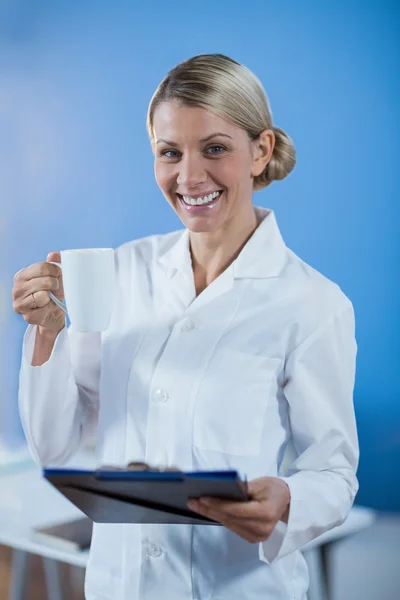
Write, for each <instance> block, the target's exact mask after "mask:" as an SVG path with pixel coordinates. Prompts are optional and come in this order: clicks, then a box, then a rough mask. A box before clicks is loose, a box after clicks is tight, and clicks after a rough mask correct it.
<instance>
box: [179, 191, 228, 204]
mask: <svg viewBox="0 0 400 600" xmlns="http://www.w3.org/2000/svg"><path fill="white" fill-rule="evenodd" d="M219 194H220V192H212V194H208V196H204V197H203V198H191V197H190V196H182V197H183V200H184V202H185V203H186V204H191V205H192V206H196V205H197V206H200V205H201V204H208V203H209V202H211V201H212V200H214V198H216V197H217V196H219Z"/></svg>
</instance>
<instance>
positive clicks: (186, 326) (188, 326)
mask: <svg viewBox="0 0 400 600" xmlns="http://www.w3.org/2000/svg"><path fill="white" fill-rule="evenodd" d="M195 327H196V325H195V324H194V323H193V321H192V320H191V319H185V320H184V321H183V323H182V324H181V331H183V332H184V333H186V332H189V331H193V329H195Z"/></svg>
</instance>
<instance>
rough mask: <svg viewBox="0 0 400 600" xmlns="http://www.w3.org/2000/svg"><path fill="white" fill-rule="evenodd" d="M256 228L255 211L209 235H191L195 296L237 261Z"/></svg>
mask: <svg viewBox="0 0 400 600" xmlns="http://www.w3.org/2000/svg"><path fill="white" fill-rule="evenodd" d="M257 226H258V221H257V216H256V213H255V211H254V208H253V207H251V211H247V213H246V214H245V215H240V216H236V217H235V219H232V220H230V221H228V222H227V223H225V224H224V226H223V227H221V228H220V229H218V230H217V231H213V232H211V233H203V232H201V233H195V232H190V250H191V255H192V266H193V274H194V281H195V286H196V294H197V295H199V294H200V293H201V292H202V291H203V290H204V289H205V288H206V287H207V286H208V285H210V283H212V282H213V281H214V280H215V279H217V277H219V276H220V275H221V273H223V272H224V271H225V269H227V268H228V267H229V265H230V264H231V263H232V262H233V261H234V260H235V259H236V258H237V256H238V255H239V254H240V252H241V250H242V248H243V247H244V246H245V244H246V242H247V241H248V240H249V238H250V237H251V236H252V235H253V233H254V231H255V230H256V228H257Z"/></svg>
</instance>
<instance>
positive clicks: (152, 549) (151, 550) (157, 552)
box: [147, 544, 163, 558]
mask: <svg viewBox="0 0 400 600" xmlns="http://www.w3.org/2000/svg"><path fill="white" fill-rule="evenodd" d="M162 553H163V551H162V548H161V547H160V546H157V544H147V554H148V555H149V556H153V557H154V558H158V557H159V556H161V554H162Z"/></svg>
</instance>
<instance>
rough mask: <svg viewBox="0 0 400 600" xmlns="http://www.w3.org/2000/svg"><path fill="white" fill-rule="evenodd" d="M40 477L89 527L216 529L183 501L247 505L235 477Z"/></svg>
mask: <svg viewBox="0 0 400 600" xmlns="http://www.w3.org/2000/svg"><path fill="white" fill-rule="evenodd" d="M43 475H44V477H45V478H46V479H47V480H48V481H49V482H50V483H51V484H52V485H53V486H54V487H55V488H56V489H57V490H58V491H59V492H61V494H63V495H64V496H65V497H66V498H67V499H68V500H70V501H71V502H72V503H73V504H75V506H77V507H78V508H79V509H80V510H81V511H82V512H83V513H84V514H85V515H86V516H88V517H89V518H90V519H92V521H94V522H95V523H125V524H126V523H164V524H184V525H190V524H193V525H219V523H217V522H216V521H213V520H212V519H208V518H207V517H203V516H202V515H199V514H198V513H196V512H193V511H192V510H190V508H189V507H188V506H187V501H188V499H189V498H200V497H201V496H212V497H217V498H226V499H229V500H236V501H238V502H243V501H248V500H249V496H248V492H247V482H246V481H243V480H241V479H240V477H239V475H238V473H237V471H191V472H183V471H179V470H165V471H164V470H159V469H150V468H148V469H146V470H135V469H132V468H128V469H127V470H124V469H114V468H104V467H102V468H100V469H97V470H94V471H87V470H77V469H44V470H43Z"/></svg>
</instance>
